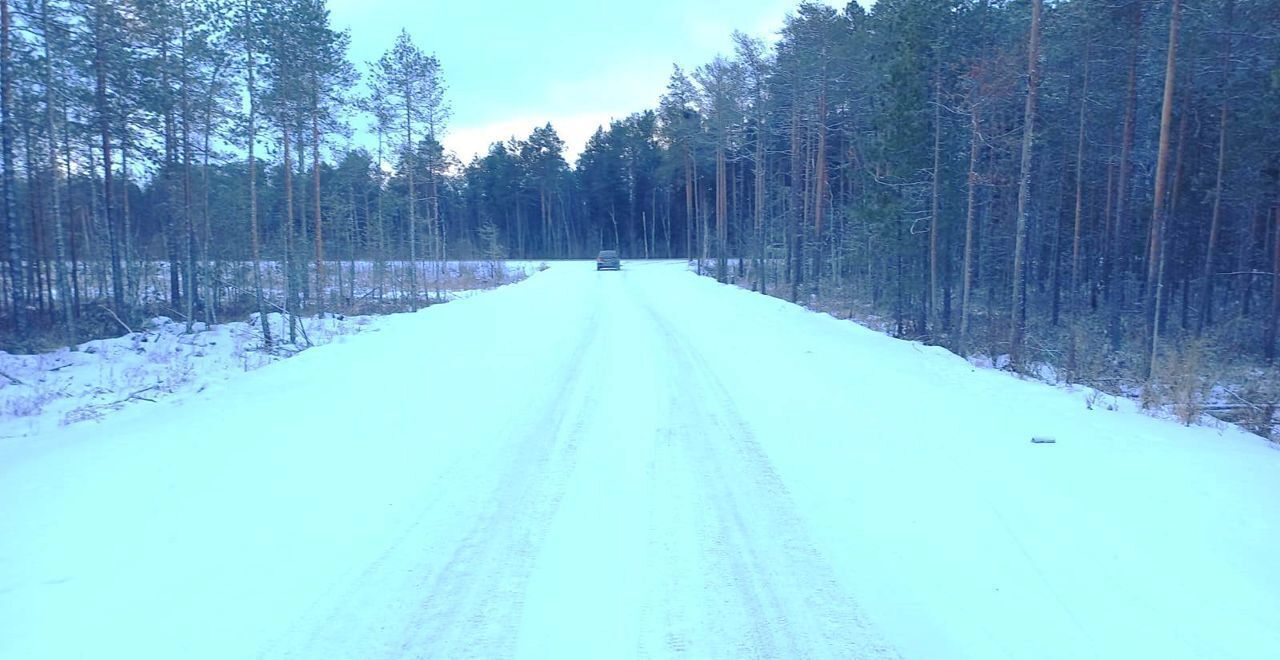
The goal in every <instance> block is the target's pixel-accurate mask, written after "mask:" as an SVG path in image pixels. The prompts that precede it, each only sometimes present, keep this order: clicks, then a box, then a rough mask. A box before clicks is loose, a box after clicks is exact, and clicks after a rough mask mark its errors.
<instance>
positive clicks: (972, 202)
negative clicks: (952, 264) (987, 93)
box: [956, 103, 982, 355]
mask: <svg viewBox="0 0 1280 660" xmlns="http://www.w3.org/2000/svg"><path fill="white" fill-rule="evenodd" d="M972 113H973V114H972V129H971V136H970V138H969V176H968V192H967V195H968V199H967V204H966V209H965V218H964V275H963V285H962V286H963V288H962V290H961V292H960V335H959V337H958V338H957V339H956V352H957V353H959V354H960V355H966V354H967V351H968V345H967V342H968V339H969V312H970V309H969V304H970V302H969V301H970V296H971V294H972V292H973V266H974V263H973V262H974V259H973V253H974V237H975V236H974V235H975V233H976V232H975V229H976V227H975V224H976V223H975V220H976V216H977V210H978V204H977V202H978V196H977V191H978V156H979V155H980V153H981V148H982V134H981V133H980V129H981V125H982V124H981V121H980V117H979V107H978V105H977V104H976V103H975V104H974V106H973V108H972Z"/></svg>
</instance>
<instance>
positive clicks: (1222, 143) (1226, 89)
mask: <svg viewBox="0 0 1280 660" xmlns="http://www.w3.org/2000/svg"><path fill="white" fill-rule="evenodd" d="M1225 11H1226V14H1227V16H1226V26H1227V29H1226V31H1225V33H1226V45H1225V46H1224V47H1223V49H1222V84H1221V88H1222V89H1221V92H1222V108H1221V109H1220V110H1219V111H1218V170H1217V175H1216V176H1215V177H1214V183H1213V215H1212V217H1211V219H1210V220H1209V238H1208V240H1207V241H1206V242H1205V248H1204V271H1203V273H1202V277H1203V280H1202V281H1201V284H1200V286H1201V289H1200V316H1199V319H1198V320H1197V322H1196V336H1197V337H1199V336H1201V335H1202V334H1203V333H1204V329H1205V328H1206V327H1208V326H1209V325H1210V324H1211V323H1213V261H1214V252H1215V251H1216V250H1217V247H1218V234H1219V233H1220V232H1221V228H1222V180H1223V177H1224V176H1225V174H1226V168H1227V126H1228V124H1227V117H1228V116H1229V115H1230V109H1231V30H1232V28H1233V26H1234V23H1235V21H1234V18H1235V2H1234V0H1227V1H1226V7H1225Z"/></svg>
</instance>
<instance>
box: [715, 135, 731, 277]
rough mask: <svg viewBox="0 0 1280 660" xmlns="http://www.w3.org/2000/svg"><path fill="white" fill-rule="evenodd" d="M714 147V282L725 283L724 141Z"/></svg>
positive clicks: (726, 172) (727, 206)
mask: <svg viewBox="0 0 1280 660" xmlns="http://www.w3.org/2000/svg"><path fill="white" fill-rule="evenodd" d="M725 139H726V138H725V137H724V136H721V141H720V142H719V143H717V145H716V280H717V281H720V282H726V281H728V279H729V273H728V260H727V255H726V254H725V248H726V246H725V243H726V242H727V239H728V236H729V232H728V224H729V223H728V218H726V217H725V215H726V214H728V212H729V203H728V197H727V193H728V191H727V190H725V188H726V186H728V184H729V182H728V167H727V163H726V162H725V155H724V140H725Z"/></svg>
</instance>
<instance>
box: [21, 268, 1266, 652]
mask: <svg viewBox="0 0 1280 660" xmlns="http://www.w3.org/2000/svg"><path fill="white" fill-rule="evenodd" d="M1121 407H1122V408H1124V406H1121ZM1041 434H1045V435H1053V436H1055V437H1056V438H1057V440H1058V442H1057V444H1055V445H1032V444H1030V443H1029V442H1028V440H1029V438H1030V437H1031V435H1041ZM1277 506H1280V452H1277V451H1275V450H1274V448H1273V447H1271V446H1270V445H1268V444H1267V443H1265V442H1264V441H1262V440H1260V439H1258V438H1256V437H1253V436H1247V435H1245V434H1243V433H1240V432H1238V431H1225V432H1219V431H1214V430H1210V429H1204V428H1195V429H1186V428H1182V427H1178V426H1176V425H1174V424H1172V423H1169V422H1165V421H1160V420H1155V419H1151V418H1149V417H1146V416H1143V415H1141V414H1138V413H1135V412H1132V411H1129V410H1123V409H1122V410H1119V411H1108V410H1101V409H1095V410H1087V409H1086V407H1085V403H1084V398H1083V397H1082V396H1081V395H1080V394H1078V393H1075V394H1072V393H1068V392H1065V391H1063V390H1060V389H1054V388H1050V387H1048V386H1044V385H1041V384H1037V383H1028V382H1022V381H1018V380H1016V379H1013V378H1011V377H1009V376H1007V375H1005V374H1000V373H994V372H987V371H982V370H974V369H973V368H971V367H970V366H969V365H968V364H967V363H965V362H964V361H962V360H960V359H958V358H955V357H954V356H950V355H948V354H945V353H944V352H943V351H941V350H939V349H931V348H927V347H921V346H919V345H915V344H910V343H906V342H900V341H895V340H892V339H890V338H887V337H883V336H881V335H878V334H876V333H874V332H871V331H869V330H865V329H862V328H858V327H856V326H854V325H852V324H849V323H847V322H840V321H836V320H834V319H831V318H829V317H824V316H821V315H817V314H812V313H809V312H806V311H804V310H801V309H799V308H796V307H793V306H791V305H787V304H785V303H782V302H779V301H777V300H772V299H768V298H765V297H762V296H757V295H753V294H750V293H748V292H745V291H740V290H736V289H733V288H730V287H725V286H721V285H718V284H715V283H714V282H711V281H709V280H706V279H701V278H696V277H695V276H693V275H691V274H689V273H687V272H685V269H684V265H683V264H679V263H675V264H673V263H635V264H626V269H625V270H623V271H621V272H618V273H611V272H609V273H596V272H594V269H593V268H592V266H591V265H590V264H589V263H564V264H555V265H554V266H553V267H552V268H551V269H550V270H548V271H546V272H543V273H540V274H538V275H536V276H534V277H533V278H531V279H530V280H528V281H526V282H523V283H521V284H518V285H514V286H509V287H504V288H502V289H499V290H497V291H493V292H490V293H486V294H484V295H480V296H476V297H474V298H471V299H467V300H462V301H458V302H454V303H450V304H448V305H443V306H439V307H435V308H431V309H428V310H424V311H422V312H420V313H418V314H414V315H406V316H403V317H399V318H396V319H391V320H389V321H388V322H387V323H386V324H385V325H384V326H383V329H382V330H381V331H378V332H373V333H366V334H363V335H360V336H357V337H353V338H351V340H350V341H348V342H347V343H345V344H340V345H330V346H324V347H320V348H317V349H313V350H311V351H307V352H306V353H304V354H302V355H300V356H299V357H297V358H294V359H291V360H288V361H286V362H283V363H280V364H278V365H273V366H271V367H269V368H266V369H262V370H260V371H257V372H252V373H248V374H245V376H244V377H243V378H240V379H237V380H235V381H234V382H229V383H227V384H226V385H225V386H221V387H219V388H218V389H216V390H211V391H206V392H204V393H202V394H200V395H198V396H195V397H192V398H189V399H186V400H182V401H172V402H165V403H162V404H160V405H157V406H154V407H150V408H136V407H135V408H133V409H130V410H126V411H124V412H122V413H120V414H119V415H117V416H116V417H114V418H111V419H108V420H107V421H105V422H103V423H101V424H97V425H81V426H79V427H71V428H68V429H64V430H62V431H61V432H59V433H57V434H52V435H47V436H44V437H35V438H23V439H14V440H6V441H4V442H3V443H0V658H73V657H93V658H177V657H182V658H253V657H266V658H280V657H283V658H419V657H424V658H435V657H438V658H465V657H476V658H507V657H522V658H538V657H548V658H566V657H582V658H615V657H657V658H661V657H675V656H682V657H692V658H744V657H774V658H882V657H883V658H896V657H918V658H968V657H972V658H995V657H1001V658H1082V657H1102V658H1139V657H1151V658H1261V657H1280V626H1276V625H1275V623H1276V619H1275V616H1276V612H1280V564H1277V562H1275V561H1274V556H1275V552H1276V550H1277V548H1278V547H1280V525H1278V524H1277V522H1276V521H1277V520H1278V519H1280V515H1278V514H1277V511H1276V509H1277Z"/></svg>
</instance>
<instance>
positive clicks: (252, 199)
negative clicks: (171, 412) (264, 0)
mask: <svg viewBox="0 0 1280 660" xmlns="http://www.w3.org/2000/svg"><path fill="white" fill-rule="evenodd" d="M252 6H253V0H244V12H245V15H244V20H245V32H246V35H245V41H246V47H245V54H246V57H245V61H246V66H247V69H248V96H249V234H250V238H251V240H252V244H253V289H254V293H255V299H256V302H257V304H258V320H259V322H260V323H261V324H262V345H263V349H264V350H266V351H267V352H271V348H272V346H271V325H270V324H269V323H268V322H267V313H266V308H265V307H264V306H263V304H262V251H261V244H260V241H259V239H258V188H257V169H258V165H257V162H256V161H255V160H254V157H253V148H254V143H255V142H256V141H257V139H258V136H257V133H256V128H257V127H256V125H255V121H256V120H257V115H256V111H257V106H256V105H255V104H256V102H257V99H256V98H255V90H254V86H253V65H254V53H253V30H254V27H253V9H252Z"/></svg>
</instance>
